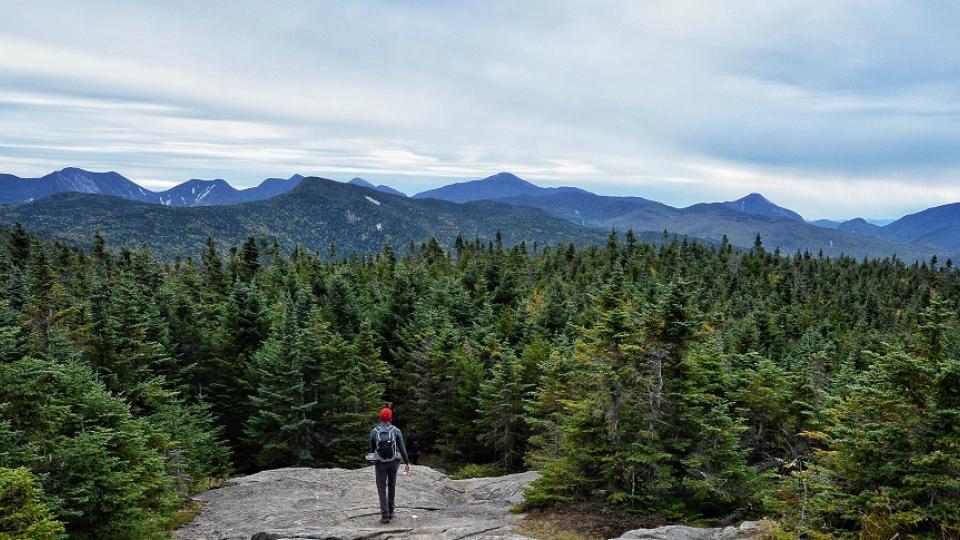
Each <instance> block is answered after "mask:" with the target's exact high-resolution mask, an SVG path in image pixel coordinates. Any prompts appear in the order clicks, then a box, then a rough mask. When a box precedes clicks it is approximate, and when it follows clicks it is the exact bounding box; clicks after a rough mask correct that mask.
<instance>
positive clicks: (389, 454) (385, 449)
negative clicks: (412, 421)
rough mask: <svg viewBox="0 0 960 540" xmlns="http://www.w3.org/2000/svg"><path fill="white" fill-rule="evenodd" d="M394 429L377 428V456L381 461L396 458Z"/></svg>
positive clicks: (390, 427)
mask: <svg viewBox="0 0 960 540" xmlns="http://www.w3.org/2000/svg"><path fill="white" fill-rule="evenodd" d="M394 430H395V428H394V427H393V426H389V427H387V428H385V429H381V428H380V426H377V428H376V431H377V455H378V456H380V459H381V460H382V461H392V460H393V459H395V458H396V457H397V439H396V438H395V437H394V434H393V432H394Z"/></svg>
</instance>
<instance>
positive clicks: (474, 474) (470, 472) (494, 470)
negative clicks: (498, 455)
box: [450, 463, 504, 480]
mask: <svg viewBox="0 0 960 540" xmlns="http://www.w3.org/2000/svg"><path fill="white" fill-rule="evenodd" d="M503 474H504V472H503V467H502V466H501V465H500V464H498V463H488V464H479V463H468V464H466V465H464V466H463V467H460V468H459V469H457V470H456V471H454V472H453V474H451V475H450V478H453V479H454V480H466V479H468V478H490V477H494V476H503Z"/></svg>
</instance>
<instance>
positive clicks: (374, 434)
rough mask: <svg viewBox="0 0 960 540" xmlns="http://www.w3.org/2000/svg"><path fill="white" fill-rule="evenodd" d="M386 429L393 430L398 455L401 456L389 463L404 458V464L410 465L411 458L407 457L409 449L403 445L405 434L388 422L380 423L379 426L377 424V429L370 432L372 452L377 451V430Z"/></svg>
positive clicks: (394, 457)
mask: <svg viewBox="0 0 960 540" xmlns="http://www.w3.org/2000/svg"><path fill="white" fill-rule="evenodd" d="M385 427H389V428H390V429H392V430H393V440H395V441H396V442H397V450H398V454H400V455H395V456H393V459H391V460H389V461H396V460H398V459H400V458H401V457H402V458H403V462H404V463H406V464H409V463H410V458H409V457H408V456H407V447H406V446H404V444H403V433H401V432H400V428H398V427H397V426H394V425H392V424H388V423H386V422H380V423H379V424H377V426H376V427H374V428H373V429H371V430H370V451H371V452H376V451H377V428H380V429H383V428H385Z"/></svg>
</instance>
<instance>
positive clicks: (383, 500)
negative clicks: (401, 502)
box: [374, 460, 400, 517]
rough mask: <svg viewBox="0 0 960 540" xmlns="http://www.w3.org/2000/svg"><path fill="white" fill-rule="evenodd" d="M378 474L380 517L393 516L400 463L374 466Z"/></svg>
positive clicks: (391, 462)
mask: <svg viewBox="0 0 960 540" xmlns="http://www.w3.org/2000/svg"><path fill="white" fill-rule="evenodd" d="M374 469H375V470H376V473H377V495H379V496H380V515H381V516H383V517H387V516H389V515H392V514H393V500H394V498H395V496H396V494H397V471H398V470H399V469H400V461H399V460H395V461H387V462H385V463H377V464H376V465H374Z"/></svg>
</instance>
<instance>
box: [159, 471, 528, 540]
mask: <svg viewBox="0 0 960 540" xmlns="http://www.w3.org/2000/svg"><path fill="white" fill-rule="evenodd" d="M534 478H536V473H533V472H528V473H521V474H513V475H508V476H501V477H497V478H474V479H470V480H450V479H449V478H448V477H447V476H446V475H444V474H443V473H440V472H438V471H435V470H433V469H430V468H429V467H422V466H414V467H413V472H412V473H411V475H410V476H403V475H402V474H401V475H399V476H398V477H397V499H396V505H397V508H396V513H395V516H394V519H393V522H391V523H389V524H385V525H381V524H380V523H378V521H379V519H380V508H379V505H378V502H377V489H376V485H375V483H374V473H373V468H372V467H367V468H365V469H358V470H346V469H310V468H290V469H277V470H272V471H263V472H259V473H256V474H252V475H249V476H244V477H241V478H236V479H234V480H232V481H231V482H230V483H228V484H227V485H226V486H224V487H221V488H218V489H213V490H210V491H206V492H204V493H201V494H199V495H197V496H195V497H194V498H195V499H198V500H201V501H204V502H205V505H204V507H203V510H202V512H201V513H200V515H199V516H198V517H197V519H196V520H194V521H193V523H190V524H189V525H186V526H184V527H182V528H180V529H178V530H176V531H175V532H174V538H176V539H177V540H288V539H289V540H293V539H324V540H360V539H387V538H405V539H427V538H435V539H440V540H459V539H461V538H470V539H483V538H496V539H500V540H503V539H518V540H519V539H523V538H524V537H523V536H520V535H519V534H518V533H517V532H516V531H517V529H516V526H515V524H514V523H515V521H516V520H517V519H518V518H519V517H520V516H518V515H514V514H510V512H509V511H510V508H511V507H512V506H513V505H515V504H517V503H519V502H521V501H522V498H523V493H522V491H523V488H524V487H525V486H526V485H527V484H529V483H530V482H531V481H533V479H534Z"/></svg>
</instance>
